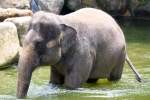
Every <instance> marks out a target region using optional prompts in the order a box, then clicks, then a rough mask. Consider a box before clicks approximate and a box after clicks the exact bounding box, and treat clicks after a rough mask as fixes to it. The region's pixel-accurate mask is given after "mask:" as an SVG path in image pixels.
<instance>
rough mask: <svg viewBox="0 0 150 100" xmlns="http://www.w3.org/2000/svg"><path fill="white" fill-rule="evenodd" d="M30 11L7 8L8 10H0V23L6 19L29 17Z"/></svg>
mask: <svg viewBox="0 0 150 100" xmlns="http://www.w3.org/2000/svg"><path fill="white" fill-rule="evenodd" d="M31 15H32V11H31V10H23V9H22V10H21V9H16V8H8V9H2V8H0V21H3V20H4V19H6V18H9V17H19V16H31Z"/></svg>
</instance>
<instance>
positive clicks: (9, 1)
mask: <svg viewBox="0 0 150 100" xmlns="http://www.w3.org/2000/svg"><path fill="white" fill-rule="evenodd" d="M29 7H30V6H29V1H28V0H0V8H20V9H25V8H27V9H29Z"/></svg>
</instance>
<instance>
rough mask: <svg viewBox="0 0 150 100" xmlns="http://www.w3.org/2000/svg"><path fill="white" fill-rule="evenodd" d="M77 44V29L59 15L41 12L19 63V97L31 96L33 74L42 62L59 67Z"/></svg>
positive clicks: (33, 25) (32, 25) (22, 51)
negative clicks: (57, 64)
mask: <svg viewBox="0 0 150 100" xmlns="http://www.w3.org/2000/svg"><path fill="white" fill-rule="evenodd" d="M75 41H76V30H75V29H74V28H72V27H70V26H68V25H65V24H62V23H61V19H59V16H58V15H55V14H50V13H45V12H37V13H35V14H34V15H33V17H32V20H31V22H30V26H29V30H28V32H27V35H26V36H25V40H24V43H23V47H22V50H21V52H20V57H19V63H18V84H17V97H18V98H24V97H25V96H26V94H27V91H28V87H29V84H30V80H31V76H32V72H33V71H34V69H36V68H37V66H39V65H40V64H41V63H46V64H50V65H53V64H56V63H57V62H58V61H59V60H60V59H61V57H62V55H63V54H65V53H66V52H67V51H68V50H69V48H70V47H71V46H72V45H73V44H74V43H75Z"/></svg>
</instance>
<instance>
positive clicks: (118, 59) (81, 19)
mask: <svg viewBox="0 0 150 100" xmlns="http://www.w3.org/2000/svg"><path fill="white" fill-rule="evenodd" d="M125 61H127V63H128V64H129V65H130V67H131V68H132V70H133V72H134V73H135V75H136V78H137V80H138V81H141V76H140V75H139V73H138V72H137V71H136V69H135V67H134V66H133V64H132V62H131V61H130V59H129V58H128V55H127V51H126V41H125V37H124V34H123V31H122V30H121V28H120V27H119V25H118V24H117V22H116V21H115V20H114V19H113V18H112V17H111V16H110V15H109V14H107V13H105V12H104V11H102V10H98V9H94V8H82V9H80V10H77V11H75V12H73V13H70V14H67V15H57V14H53V13H48V12H44V11H39V12H36V13H35V14H34V15H33V16H32V20H31V22H30V26H29V29H28V32H27V34H26V36H25V39H24V42H23V47H22V50H21V52H20V56H19V62H18V81H17V94H16V95H17V97H18V98H24V97H26V95H27V91H28V88H29V85H30V80H31V77H32V72H33V71H34V70H35V69H36V68H37V67H38V66H39V65H41V64H49V65H51V75H50V80H49V83H51V84H56V85H61V86H64V87H65V88H66V89H77V88H79V87H80V86H81V84H83V83H86V82H96V81H97V80H98V79H102V78H106V79H108V80H109V81H118V80H120V79H121V76H122V72H123V66H124V63H125Z"/></svg>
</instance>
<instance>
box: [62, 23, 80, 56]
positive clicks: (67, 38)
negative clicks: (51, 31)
mask: <svg viewBox="0 0 150 100" xmlns="http://www.w3.org/2000/svg"><path fill="white" fill-rule="evenodd" d="M60 26H61V39H60V44H61V47H62V48H61V49H62V53H66V52H67V50H68V49H69V48H70V47H71V46H72V45H73V44H75V42H76V36H77V31H76V30H75V29H74V28H73V27H70V26H68V25H65V24H61V25H60Z"/></svg>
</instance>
